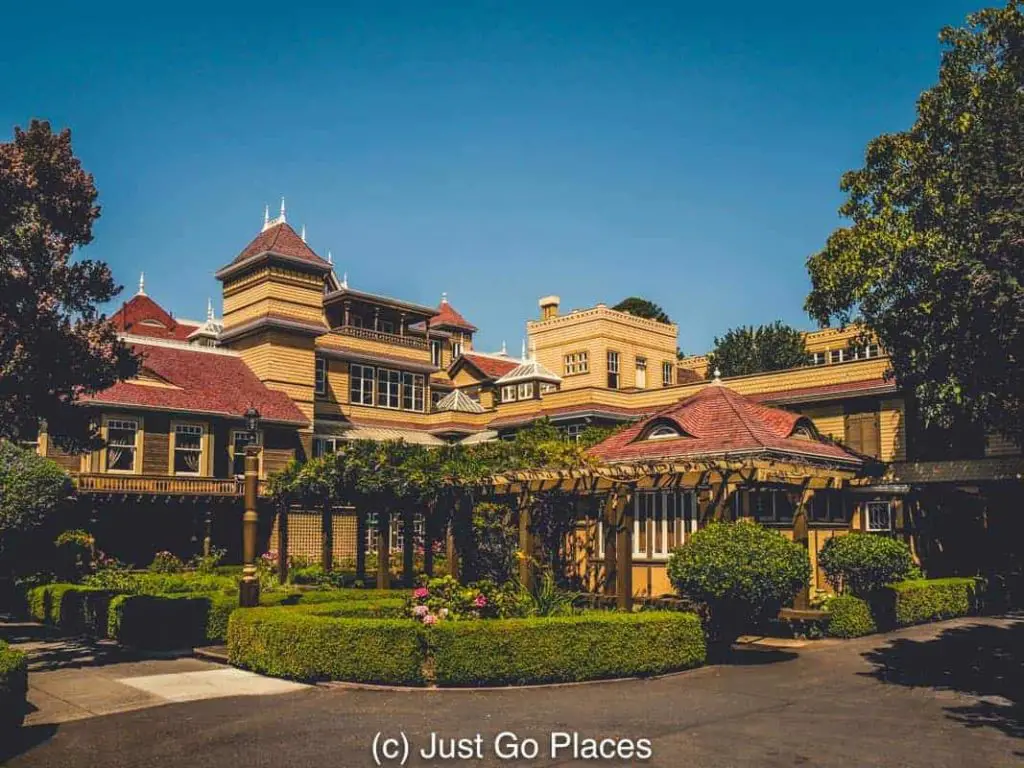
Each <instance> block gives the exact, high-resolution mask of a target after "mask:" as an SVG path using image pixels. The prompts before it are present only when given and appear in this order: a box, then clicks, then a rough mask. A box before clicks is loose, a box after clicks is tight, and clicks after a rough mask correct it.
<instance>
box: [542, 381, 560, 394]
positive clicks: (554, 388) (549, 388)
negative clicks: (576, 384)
mask: <svg viewBox="0 0 1024 768" xmlns="http://www.w3.org/2000/svg"><path fill="white" fill-rule="evenodd" d="M557 391H558V387H557V386H556V385H555V384H547V383H544V384H541V385H540V393H541V394H542V395H546V394H547V393H548V392H557Z"/></svg>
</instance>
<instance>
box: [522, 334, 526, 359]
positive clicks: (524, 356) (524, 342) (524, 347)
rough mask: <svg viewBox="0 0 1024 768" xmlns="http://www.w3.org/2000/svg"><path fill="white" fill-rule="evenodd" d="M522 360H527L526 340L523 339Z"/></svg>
mask: <svg viewBox="0 0 1024 768" xmlns="http://www.w3.org/2000/svg"><path fill="white" fill-rule="evenodd" d="M522 359H523V360H525V359H526V339H523V352H522Z"/></svg>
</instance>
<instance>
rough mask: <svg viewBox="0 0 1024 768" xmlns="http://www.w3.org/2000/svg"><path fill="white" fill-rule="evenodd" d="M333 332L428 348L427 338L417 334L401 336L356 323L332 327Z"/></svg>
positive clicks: (357, 337)
mask: <svg viewBox="0 0 1024 768" xmlns="http://www.w3.org/2000/svg"><path fill="white" fill-rule="evenodd" d="M331 332H332V333H337V334H340V335H342V336H352V337H353V338H356V339H368V340H369V341H379V342H381V343H383V344H395V345H397V346H400V347H409V348H410V349H428V347H427V340H426V339H421V338H418V337H416V336H399V335H398V334H397V333H384V331H375V330H373V329H371V328H357V327H355V326H354V325H342V326H339V327H337V328H332V329H331Z"/></svg>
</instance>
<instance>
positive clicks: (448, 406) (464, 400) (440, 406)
mask: <svg viewBox="0 0 1024 768" xmlns="http://www.w3.org/2000/svg"><path fill="white" fill-rule="evenodd" d="M434 408H435V410H438V411H458V412H459V413H483V412H484V407H483V406H482V405H480V403H478V402H477V401H476V400H474V399H473V398H471V397H470V396H469V395H467V394H466V393H465V392H463V391H462V390H460V389H453V390H452V391H451V392H449V393H448V394H447V395H445V396H444V397H442V398H441V399H440V400H438V401H437V405H436V406H434Z"/></svg>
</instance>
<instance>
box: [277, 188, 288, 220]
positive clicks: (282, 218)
mask: <svg viewBox="0 0 1024 768" xmlns="http://www.w3.org/2000/svg"><path fill="white" fill-rule="evenodd" d="M279 218H280V219H281V223H282V224H284V223H285V222H286V221H288V220H287V219H286V218H285V217H284V195H281V216H280V217H279Z"/></svg>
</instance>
